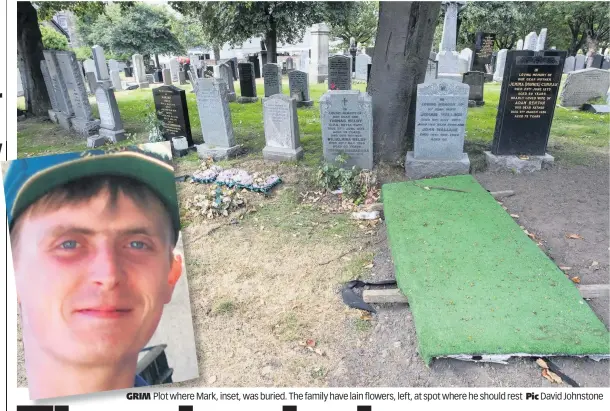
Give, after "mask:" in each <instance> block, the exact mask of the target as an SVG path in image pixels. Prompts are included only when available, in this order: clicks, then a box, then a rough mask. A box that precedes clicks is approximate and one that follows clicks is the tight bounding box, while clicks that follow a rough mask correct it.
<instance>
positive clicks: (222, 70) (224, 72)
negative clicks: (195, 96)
mask: <svg viewBox="0 0 610 411" xmlns="http://www.w3.org/2000/svg"><path fill="white" fill-rule="evenodd" d="M218 70H219V74H220V79H221V80H223V81H224V82H225V83H227V98H228V99H229V103H230V102H232V101H235V100H237V96H236V94H235V84H234V83H233V70H231V66H230V65H229V64H225V63H223V64H221V65H220V66H218Z"/></svg>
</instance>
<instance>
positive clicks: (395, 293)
mask: <svg viewBox="0 0 610 411" xmlns="http://www.w3.org/2000/svg"><path fill="white" fill-rule="evenodd" d="M578 291H580V295H581V296H582V298H604V297H608V296H610V285H609V284H591V285H579V286H578ZM362 299H363V300H364V302H365V303H373V304H392V303H397V304H407V303H408V300H407V297H406V296H404V295H403V294H402V292H401V291H400V290H399V289H398V288H388V289H384V290H363V291H362Z"/></svg>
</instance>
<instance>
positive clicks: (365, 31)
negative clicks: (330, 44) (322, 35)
mask: <svg viewBox="0 0 610 411" xmlns="http://www.w3.org/2000/svg"><path fill="white" fill-rule="evenodd" d="M378 20H379V2H377V1H359V2H355V3H354V5H353V10H351V12H349V13H345V14H341V15H337V16H336V18H335V19H333V20H331V21H329V22H328V23H329V26H330V34H331V36H332V37H333V38H338V39H341V40H342V43H341V47H342V48H348V47H349V46H350V39H351V38H354V40H355V41H356V44H362V45H366V46H368V45H371V43H374V42H375V34H376V33H377V22H378Z"/></svg>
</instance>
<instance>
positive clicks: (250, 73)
mask: <svg viewBox="0 0 610 411" xmlns="http://www.w3.org/2000/svg"><path fill="white" fill-rule="evenodd" d="M237 68H238V69H239V88H240V93H241V95H240V96H239V98H238V99H237V102H238V103H254V102H256V101H258V97H257V95H256V81H255V80H256V79H255V77H254V64H253V63H239V64H238V65H237Z"/></svg>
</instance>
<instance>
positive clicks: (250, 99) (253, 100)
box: [237, 96, 258, 104]
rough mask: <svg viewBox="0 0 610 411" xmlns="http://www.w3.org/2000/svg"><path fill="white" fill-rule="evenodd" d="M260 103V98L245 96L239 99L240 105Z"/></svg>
mask: <svg viewBox="0 0 610 411" xmlns="http://www.w3.org/2000/svg"><path fill="white" fill-rule="evenodd" d="M257 101H258V97H244V96H239V98H238V99H237V102H238V103H239V104H248V103H256V102H257Z"/></svg>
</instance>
